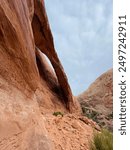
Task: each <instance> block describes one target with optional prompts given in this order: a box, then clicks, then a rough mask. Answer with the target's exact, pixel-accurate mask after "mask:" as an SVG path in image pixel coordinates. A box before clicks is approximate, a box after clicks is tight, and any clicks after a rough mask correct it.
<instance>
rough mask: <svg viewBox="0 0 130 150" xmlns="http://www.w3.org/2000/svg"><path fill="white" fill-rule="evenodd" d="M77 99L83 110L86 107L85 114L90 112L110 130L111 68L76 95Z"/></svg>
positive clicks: (111, 110)
mask: <svg viewBox="0 0 130 150" xmlns="http://www.w3.org/2000/svg"><path fill="white" fill-rule="evenodd" d="M78 100H79V102H80V103H81V105H82V107H83V108H84V111H85V107H86V112H85V113H87V115H89V114H90V116H93V117H94V120H96V121H97V122H98V123H99V124H100V125H101V126H104V127H106V128H108V129H110V130H112V114H113V70H112V69H111V70H109V71H107V72H106V73H104V74H103V75H101V76H100V77H99V78H97V79H96V81H95V82H93V83H92V84H91V85H90V87H89V88H88V89H87V90H86V91H85V92H83V93H82V94H81V95H79V96H78ZM87 111H88V112H87ZM92 113H93V114H92ZM91 114H92V115H91ZM94 115H95V116H94ZM96 115H97V116H96Z"/></svg>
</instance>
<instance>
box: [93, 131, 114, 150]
mask: <svg viewBox="0 0 130 150" xmlns="http://www.w3.org/2000/svg"><path fill="white" fill-rule="evenodd" d="M90 150H113V136H112V133H111V132H109V131H108V130H102V132H101V133H95V134H94V137H93V141H92V142H91V144H90Z"/></svg>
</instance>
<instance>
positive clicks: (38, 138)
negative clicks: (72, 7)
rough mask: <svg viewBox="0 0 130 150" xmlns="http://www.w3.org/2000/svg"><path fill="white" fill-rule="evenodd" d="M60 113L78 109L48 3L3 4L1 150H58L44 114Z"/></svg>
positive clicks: (0, 17)
mask: <svg viewBox="0 0 130 150" xmlns="http://www.w3.org/2000/svg"><path fill="white" fill-rule="evenodd" d="M43 54H45V55H43ZM45 57H48V59H49V60H50V62H51V64H52V66H53V69H52V67H50V66H49V64H48V63H47V61H46V58H45ZM57 110H58V111H62V112H66V113H67V112H68V111H69V112H75V110H79V106H78V103H76V100H75V99H74V98H73V96H72V92H71V89H70V86H69V84H68V81H67V77H66V74H65V72H64V70H63V67H62V65H61V63H60V60H59V58H58V56H57V53H56V51H55V48H54V43H53V37H52V34H51V30H50V27H49V23H48V19H47V15H46V12H45V6H44V1H43V0H19V1H17V0H0V150H36V149H37V150H43V149H44V150H53V149H54V145H53V143H52V141H51V139H50V137H49V136H48V131H47V130H46V127H45V125H44V124H45V118H44V115H42V114H44V113H47V112H49V113H52V112H54V111H57ZM41 112H42V114H41Z"/></svg>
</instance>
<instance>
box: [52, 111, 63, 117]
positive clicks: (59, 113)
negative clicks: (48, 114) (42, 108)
mask: <svg viewBox="0 0 130 150" xmlns="http://www.w3.org/2000/svg"><path fill="white" fill-rule="evenodd" d="M53 115H54V116H58V115H61V116H62V117H63V116H64V114H63V113H62V112H60V111H57V112H54V113H53Z"/></svg>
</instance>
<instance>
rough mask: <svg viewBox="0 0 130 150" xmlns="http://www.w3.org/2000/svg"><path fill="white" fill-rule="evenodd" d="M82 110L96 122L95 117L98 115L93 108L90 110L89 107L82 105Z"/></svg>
mask: <svg viewBox="0 0 130 150" xmlns="http://www.w3.org/2000/svg"><path fill="white" fill-rule="evenodd" d="M82 112H83V114H84V115H85V116H86V117H88V118H89V119H92V120H93V121H95V122H98V119H97V117H98V116H99V113H98V112H96V111H95V110H91V109H90V108H88V107H83V106H82Z"/></svg>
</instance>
